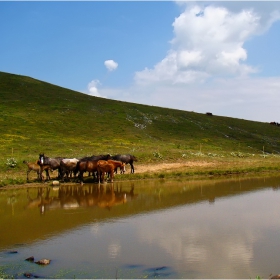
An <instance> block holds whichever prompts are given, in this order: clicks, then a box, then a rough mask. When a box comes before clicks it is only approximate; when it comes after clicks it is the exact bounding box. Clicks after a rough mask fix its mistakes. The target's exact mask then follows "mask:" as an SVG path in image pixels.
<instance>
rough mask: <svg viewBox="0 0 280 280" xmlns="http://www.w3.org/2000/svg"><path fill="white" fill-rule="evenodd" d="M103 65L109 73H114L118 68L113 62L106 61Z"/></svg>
mask: <svg viewBox="0 0 280 280" xmlns="http://www.w3.org/2000/svg"><path fill="white" fill-rule="evenodd" d="M104 65H105V67H106V68H107V69H108V70H109V71H114V70H116V69H117V68H118V63H117V62H115V61H114V60H106V61H105V62H104Z"/></svg>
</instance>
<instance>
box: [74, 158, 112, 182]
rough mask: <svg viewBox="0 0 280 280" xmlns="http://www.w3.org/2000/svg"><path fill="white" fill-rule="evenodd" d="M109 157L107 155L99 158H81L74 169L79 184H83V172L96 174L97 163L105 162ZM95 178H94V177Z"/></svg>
mask: <svg viewBox="0 0 280 280" xmlns="http://www.w3.org/2000/svg"><path fill="white" fill-rule="evenodd" d="M110 157H111V155H109V154H107V155H99V156H91V157H84V158H81V159H80V160H79V161H78V163H77V166H76V168H75V171H74V172H75V173H78V172H79V179H80V182H81V184H83V174H84V172H89V173H91V172H92V173H93V176H94V173H95V172H97V162H98V161H99V160H107V159H109V158H110ZM94 178H95V176H94Z"/></svg>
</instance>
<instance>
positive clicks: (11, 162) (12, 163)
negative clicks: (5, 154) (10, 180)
mask: <svg viewBox="0 0 280 280" xmlns="http://www.w3.org/2000/svg"><path fill="white" fill-rule="evenodd" d="M6 165H7V166H8V167H11V168H14V167H16V165H17V161H16V159H15V158H7V162H6Z"/></svg>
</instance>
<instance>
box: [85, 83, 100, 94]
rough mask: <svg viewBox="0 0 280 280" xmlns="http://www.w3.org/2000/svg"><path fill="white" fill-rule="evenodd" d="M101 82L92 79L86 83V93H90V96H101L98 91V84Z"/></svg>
mask: <svg viewBox="0 0 280 280" xmlns="http://www.w3.org/2000/svg"><path fill="white" fill-rule="evenodd" d="M100 85H101V83H100V81H99V80H92V81H91V82H90V83H89V84H88V88H87V89H88V91H87V94H89V95H92V96H97V97H101V94H100V93H99V91H98V88H97V87H98V86H100Z"/></svg>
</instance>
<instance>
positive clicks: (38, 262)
mask: <svg viewBox="0 0 280 280" xmlns="http://www.w3.org/2000/svg"><path fill="white" fill-rule="evenodd" d="M50 262H51V260H48V259H41V260H39V261H37V262H35V263H37V264H40V265H48V264H50Z"/></svg>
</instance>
